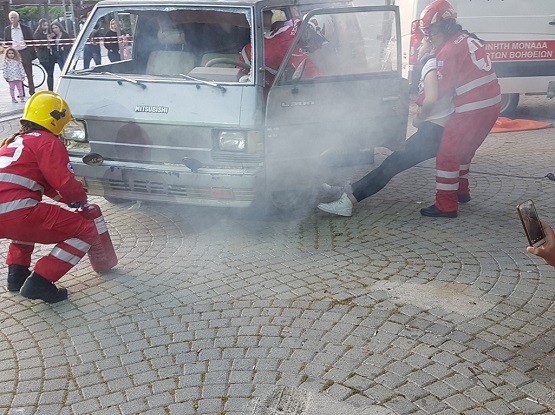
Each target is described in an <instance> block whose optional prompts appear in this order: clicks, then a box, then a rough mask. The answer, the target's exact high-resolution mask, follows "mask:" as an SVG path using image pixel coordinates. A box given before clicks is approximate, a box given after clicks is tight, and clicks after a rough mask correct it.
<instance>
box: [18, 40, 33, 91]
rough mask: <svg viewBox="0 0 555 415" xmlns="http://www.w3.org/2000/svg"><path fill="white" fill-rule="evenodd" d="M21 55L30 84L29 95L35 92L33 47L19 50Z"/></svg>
mask: <svg viewBox="0 0 555 415" xmlns="http://www.w3.org/2000/svg"><path fill="white" fill-rule="evenodd" d="M19 54H20V55H21V63H22V64H23V69H25V75H26V76H27V85H29V95H33V94H34V93H35V83H34V81H33V59H32V58H33V57H32V56H31V49H30V48H28V47H27V48H25V49H22V50H20V51H19Z"/></svg>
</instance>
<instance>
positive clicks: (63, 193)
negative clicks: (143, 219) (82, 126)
mask: <svg viewBox="0 0 555 415" xmlns="http://www.w3.org/2000/svg"><path fill="white" fill-rule="evenodd" d="M71 118H72V117H71V112H70V109H69V107H68V105H67V103H66V102H65V101H64V100H63V99H62V98H61V97H60V96H59V95H57V94H56V93H54V92H51V91H40V92H37V93H36V94H34V95H33V96H32V97H31V98H30V99H29V101H27V104H26V105H25V109H24V111H23V117H22V118H21V128H20V130H19V131H18V132H17V133H16V134H14V135H13V136H12V137H9V138H6V139H5V140H4V141H3V142H2V143H1V146H0V238H6V239H11V240H12V242H11V243H10V245H9V249H8V255H7V258H6V264H7V265H8V290H9V291H19V292H20V294H21V295H22V296H24V297H26V298H30V299H41V300H43V301H46V302H49V303H55V302H58V301H62V300H65V299H66V298H67V290H66V289H65V288H58V287H56V285H55V284H54V282H56V281H58V280H59V279H60V278H61V277H62V276H63V275H65V274H66V273H67V272H68V271H69V270H70V269H71V268H73V266H75V265H76V264H77V263H78V262H79V260H80V259H81V258H82V257H83V256H84V255H85V254H86V253H87V251H88V250H89V248H90V246H91V244H92V243H93V242H94V241H95V240H96V238H97V237H98V232H97V229H96V225H95V223H94V222H93V221H91V220H87V219H85V218H83V216H81V215H80V214H78V213H76V212H73V211H70V210H68V209H64V208H63V207H61V206H58V205H55V204H50V203H44V202H42V198H43V195H46V196H48V197H50V198H52V199H54V200H57V201H60V202H62V203H66V204H68V205H69V206H70V207H79V206H81V205H83V204H85V203H86V201H87V194H86V192H85V189H84V188H83V185H82V184H81V182H79V181H78V180H76V179H75V176H74V174H73V171H72V170H71V165H70V163H69V156H68V153H67V150H66V148H65V146H64V144H63V143H62V141H61V140H60V139H59V137H58V135H59V134H60V133H61V132H62V130H63V128H64V126H65V125H66V124H67V123H68V122H69V121H70V120H71ZM35 243H40V244H56V246H55V247H54V248H53V249H52V251H51V252H50V253H49V254H48V255H47V256H45V257H42V258H40V259H39V260H38V261H37V263H36V264H35V267H34V270H33V272H32V273H31V271H30V269H29V267H30V265H31V255H32V253H33V249H34V244H35Z"/></svg>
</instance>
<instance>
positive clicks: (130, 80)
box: [100, 72, 146, 89]
mask: <svg viewBox="0 0 555 415" xmlns="http://www.w3.org/2000/svg"><path fill="white" fill-rule="evenodd" d="M100 73H101V74H102V75H111V76H115V77H116V78H118V79H121V80H122V81H125V82H130V83H132V84H135V85H137V86H140V87H141V88H143V89H146V85H145V84H143V83H142V82H139V81H137V80H135V79H131V78H126V77H125V76H121V75H118V74H116V73H112V72H100ZM118 84H120V85H121V81H118Z"/></svg>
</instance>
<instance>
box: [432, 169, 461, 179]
mask: <svg viewBox="0 0 555 415" xmlns="http://www.w3.org/2000/svg"><path fill="white" fill-rule="evenodd" d="M436 177H442V178H444V179H458V178H459V171H458V170H457V171H447V170H436Z"/></svg>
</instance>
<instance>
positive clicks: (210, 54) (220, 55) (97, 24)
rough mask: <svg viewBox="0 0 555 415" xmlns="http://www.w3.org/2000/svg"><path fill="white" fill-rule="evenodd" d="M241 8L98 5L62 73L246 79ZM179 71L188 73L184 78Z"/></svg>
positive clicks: (245, 17) (247, 27)
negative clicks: (241, 58)
mask: <svg viewBox="0 0 555 415" xmlns="http://www.w3.org/2000/svg"><path fill="white" fill-rule="evenodd" d="M250 13H251V12H250V10H249V9H246V8H237V7H234V8H225V9H224V8H179V7H154V6H141V7H136V8H129V7H126V8H121V9H116V8H114V7H106V8H102V7H100V8H97V9H96V10H95V12H94V14H93V15H92V16H91V17H90V18H89V20H88V23H87V24H86V26H85V28H84V29H83V32H82V34H81V37H80V38H79V43H78V45H77V46H76V48H74V49H73V55H72V56H71V57H70V62H69V65H68V66H67V67H66V74H69V75H72V76H91V75H94V76H105V77H114V76H115V75H119V77H120V78H121V76H123V77H125V79H130V80H137V79H141V80H144V79H146V78H148V79H153V80H155V79H160V80H164V79H167V78H172V79H173V78H175V80H181V81H188V82H190V79H191V78H192V79H197V80H204V81H211V82H212V81H213V82H239V81H241V82H251V80H250V79H249V78H248V77H246V76H244V75H245V74H247V73H248V72H249V69H250V68H245V64H244V63H243V62H241V61H240V52H241V49H242V48H243V47H244V46H245V45H246V44H248V43H249V42H250V41H251V24H250V22H251V21H252V19H251V14H250ZM184 75H188V76H189V77H187V76H184Z"/></svg>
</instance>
